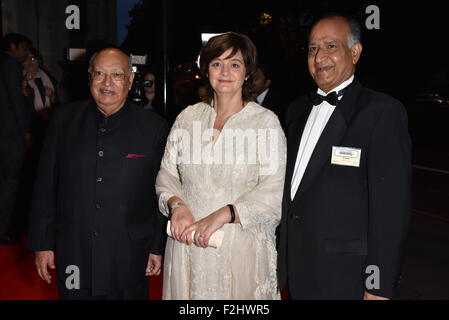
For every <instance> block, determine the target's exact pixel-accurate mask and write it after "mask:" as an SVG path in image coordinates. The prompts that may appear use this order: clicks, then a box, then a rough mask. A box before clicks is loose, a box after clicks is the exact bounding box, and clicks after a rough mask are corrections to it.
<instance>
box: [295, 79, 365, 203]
mask: <svg viewBox="0 0 449 320" xmlns="http://www.w3.org/2000/svg"><path fill="white" fill-rule="evenodd" d="M359 91H360V84H359V83H358V82H357V81H356V80H355V79H354V81H353V82H352V83H351V84H350V85H349V86H348V89H347V92H346V93H345V94H344V96H343V98H342V99H341V101H340V102H339V103H338V106H337V107H336V108H335V110H334V112H333V113H332V116H331V117H330V119H329V121H328V123H327V125H326V127H325V128H324V130H323V132H322V134H321V136H320V138H319V140H318V142H317V144H316V146H315V149H314V150H313V153H312V156H311V157H310V160H309V163H308V164H307V167H306V171H305V172H304V176H303V178H302V180H301V184H300V185H299V187H298V190H297V192H296V194H295V198H294V199H293V202H295V201H296V200H297V199H299V198H300V197H301V196H302V195H303V194H304V192H305V191H306V190H307V189H308V188H310V186H311V185H312V184H313V182H314V181H315V180H316V179H317V178H318V177H319V175H320V173H321V172H322V171H323V169H324V168H325V167H326V165H330V161H331V154H332V147H333V146H340V144H341V141H342V140H343V138H344V136H345V133H346V130H347V128H348V125H349V123H350V121H351V118H352V115H353V113H354V110H355V107H356V100H357V96H358V93H359ZM306 121H307V120H306ZM304 125H305V123H304ZM303 128H304V127H303ZM301 135H302V134H301ZM298 147H299V143H298ZM298 147H297V148H296V153H297V150H298ZM295 158H296V154H295ZM295 161H296V159H295ZM293 166H294V163H293ZM291 174H293V171H292V172H291ZM290 184H291V176H290Z"/></svg>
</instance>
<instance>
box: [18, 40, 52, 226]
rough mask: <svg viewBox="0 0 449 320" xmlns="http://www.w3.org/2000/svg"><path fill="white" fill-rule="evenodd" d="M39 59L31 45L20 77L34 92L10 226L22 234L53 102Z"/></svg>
mask: <svg viewBox="0 0 449 320" xmlns="http://www.w3.org/2000/svg"><path fill="white" fill-rule="evenodd" d="M40 61H41V57H40V56H39V53H38V52H37V50H36V49H35V48H33V47H31V48H30V49H29V52H28V56H27V58H26V60H25V61H24V62H23V74H24V78H26V79H27V81H28V86H29V87H30V88H31V90H33V93H34V110H33V113H32V120H31V124H30V130H29V131H30V135H31V140H30V143H29V145H28V148H27V151H26V154H25V160H24V166H23V174H22V176H21V179H20V186H19V191H18V196H17V201H16V215H15V218H14V219H13V229H14V230H17V232H18V233H20V234H26V230H27V221H28V217H29V212H30V208H31V198H32V192H33V186H34V181H35V178H36V172H37V166H38V164H39V159H40V154H41V149H42V145H43V143H44V137H45V132H46V128H47V124H48V120H49V118H50V114H51V110H52V104H53V103H54V102H55V89H54V85H53V83H52V81H51V80H50V77H49V76H48V75H47V74H46V73H45V72H44V71H43V70H42V69H41V68H40V65H41V62H40Z"/></svg>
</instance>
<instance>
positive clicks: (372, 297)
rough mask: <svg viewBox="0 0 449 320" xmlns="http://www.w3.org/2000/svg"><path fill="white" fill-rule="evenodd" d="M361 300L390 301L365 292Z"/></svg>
mask: <svg viewBox="0 0 449 320" xmlns="http://www.w3.org/2000/svg"><path fill="white" fill-rule="evenodd" d="M363 300H390V299H389V298H384V297H379V296H375V295H373V294H371V293H368V292H366V291H365V295H364V296H363Z"/></svg>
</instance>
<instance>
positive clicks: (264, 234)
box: [156, 102, 286, 299]
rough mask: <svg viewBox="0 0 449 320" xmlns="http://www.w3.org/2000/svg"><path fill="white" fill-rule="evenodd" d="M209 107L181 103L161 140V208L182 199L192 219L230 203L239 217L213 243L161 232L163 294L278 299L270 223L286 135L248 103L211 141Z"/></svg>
mask: <svg viewBox="0 0 449 320" xmlns="http://www.w3.org/2000/svg"><path fill="white" fill-rule="evenodd" d="M215 117H216V113H215V110H214V109H213V108H212V107H211V106H210V105H208V104H205V103H197V104H195V105H192V106H189V107H187V108H186V109H185V110H183V111H182V112H181V113H180V114H179V115H178V117H177V118H176V121H175V123H174V124H173V127H172V129H171V131H170V134H169V137H168V139H167V145H166V148H165V153H164V157H163V159H162V163H161V168H160V171H159V174H158V177H157V180H156V193H157V195H158V199H159V208H160V210H161V212H162V213H163V214H165V215H167V216H168V213H169V209H168V206H167V200H168V199H170V197H172V196H174V195H176V196H178V197H180V198H181V199H183V200H184V202H185V203H186V205H187V206H188V208H189V209H190V211H191V212H192V214H193V216H194V218H195V221H198V220H200V219H202V218H204V217H206V216H208V215H209V214H211V213H212V212H214V211H216V210H217V209H219V208H221V207H223V206H225V205H227V204H234V206H235V207H236V209H237V211H238V214H239V217H240V221H241V222H240V223H238V224H237V223H234V224H229V223H228V224H225V225H224V226H223V227H222V228H221V230H223V231H224V238H223V244H222V246H221V247H220V248H212V247H208V248H202V247H197V246H196V245H194V244H192V245H190V246H188V245H186V244H184V243H181V242H178V241H176V240H174V239H172V238H167V245H166V249H165V257H164V282H163V299H280V293H279V289H278V286H277V279H276V249H275V229H276V227H277V225H278V224H279V222H280V216H281V202H282V192H283V187H284V174H285V163H286V140H285V135H284V132H283V131H282V128H281V126H280V124H279V120H278V118H277V116H276V115H275V114H274V113H273V112H271V111H270V110H268V109H265V108H263V107H261V106H260V105H258V104H256V103H254V102H249V103H248V104H247V105H246V106H245V107H244V108H243V109H242V110H241V111H240V112H238V113H236V114H234V115H232V116H231V117H230V118H229V119H228V120H227V122H226V123H225V125H224V127H223V129H222V131H221V133H220V132H217V133H219V136H218V137H217V138H216V139H215V140H214V141H213V140H212V134H213V126H214V122H215Z"/></svg>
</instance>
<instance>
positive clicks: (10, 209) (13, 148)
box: [0, 138, 25, 235]
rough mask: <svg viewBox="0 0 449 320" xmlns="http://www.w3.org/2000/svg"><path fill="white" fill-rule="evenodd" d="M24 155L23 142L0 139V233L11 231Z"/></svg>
mask: <svg viewBox="0 0 449 320" xmlns="http://www.w3.org/2000/svg"><path fill="white" fill-rule="evenodd" d="M24 157H25V145H24V144H23V143H18V142H15V141H13V140H12V139H4V138H3V139H0V235H3V234H5V233H8V232H10V231H11V230H10V227H11V220H12V216H13V214H14V209H15V204H16V197H17V190H18V188H19V185H20V178H21V173H22V168H23V161H24Z"/></svg>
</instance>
